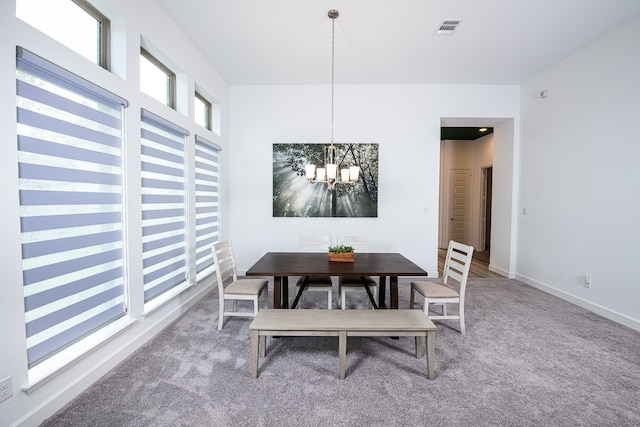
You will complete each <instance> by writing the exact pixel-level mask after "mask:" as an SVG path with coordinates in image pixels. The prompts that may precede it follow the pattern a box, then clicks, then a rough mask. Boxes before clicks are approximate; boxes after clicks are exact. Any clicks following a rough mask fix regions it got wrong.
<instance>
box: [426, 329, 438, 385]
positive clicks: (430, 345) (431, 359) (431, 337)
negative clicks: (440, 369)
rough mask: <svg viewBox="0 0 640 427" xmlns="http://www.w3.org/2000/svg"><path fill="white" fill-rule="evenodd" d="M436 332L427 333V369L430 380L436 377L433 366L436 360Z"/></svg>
mask: <svg viewBox="0 0 640 427" xmlns="http://www.w3.org/2000/svg"><path fill="white" fill-rule="evenodd" d="M435 339H436V331H427V368H428V370H429V379H430V380H432V379H434V378H435V377H436V374H435V372H434V365H435V360H436V347H435V343H434V341H435Z"/></svg>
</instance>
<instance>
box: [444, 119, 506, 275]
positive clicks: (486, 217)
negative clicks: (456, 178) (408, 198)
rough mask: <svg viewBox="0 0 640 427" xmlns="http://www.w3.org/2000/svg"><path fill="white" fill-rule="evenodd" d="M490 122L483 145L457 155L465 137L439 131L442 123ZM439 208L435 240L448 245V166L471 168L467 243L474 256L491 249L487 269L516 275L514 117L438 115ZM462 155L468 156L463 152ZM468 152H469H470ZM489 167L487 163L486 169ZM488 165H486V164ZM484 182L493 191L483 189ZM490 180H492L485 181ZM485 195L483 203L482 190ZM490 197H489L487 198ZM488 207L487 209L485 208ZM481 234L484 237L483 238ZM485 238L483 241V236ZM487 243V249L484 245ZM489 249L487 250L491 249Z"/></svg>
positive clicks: (460, 124)
mask: <svg viewBox="0 0 640 427" xmlns="http://www.w3.org/2000/svg"><path fill="white" fill-rule="evenodd" d="M471 126H474V127H478V130H479V128H480V127H488V126H491V127H492V128H493V138H492V141H491V143H489V144H487V147H486V150H484V149H482V148H480V147H478V144H477V143H478V142H482V141H481V140H478V141H476V142H475V143H473V145H475V148H474V149H473V150H471V151H466V153H467V154H466V155H464V154H463V155H459V154H460V152H461V151H462V152H464V150H458V148H460V147H462V146H463V145H465V144H463V143H468V142H469V141H460V142H461V143H460V144H457V143H456V142H458V141H455V139H458V138H455V139H454V138H452V139H448V138H446V137H443V135H444V133H443V132H442V129H444V128H452V127H471ZM440 127H441V138H440V147H441V150H440V212H439V234H438V244H439V246H440V248H442V247H446V244H447V243H448V242H447V238H448V236H449V235H450V234H449V233H450V231H449V228H450V222H451V216H450V215H449V206H448V204H449V200H450V196H449V194H448V192H449V188H450V187H449V182H448V181H449V171H450V170H451V169H466V168H469V169H471V171H472V198H471V215H472V218H471V244H472V246H473V247H474V248H476V252H477V253H478V256H480V254H481V253H482V254H483V253H484V252H486V253H487V254H490V260H489V270H490V271H492V272H495V273H498V274H500V275H502V276H504V277H508V278H512V279H513V278H515V271H514V268H515V261H516V254H515V248H516V241H515V232H516V230H515V218H516V212H517V206H516V205H515V199H514V182H515V177H516V176H517V173H518V170H517V169H518V168H517V165H516V164H515V154H516V147H517V133H516V132H515V121H514V119H513V118H508V117H505V118H496V117H494V118H487V117H484V118H483V117H475V118H471V117H442V118H441V119H440ZM465 156H466V158H465ZM469 156H471V158H469ZM488 168H491V169H490V171H489V169H488ZM485 169H486V170H485ZM485 173H486V185H487V190H488V189H491V192H490V193H489V192H488V191H487V192H486V193H482V188H483V187H484V185H485ZM489 182H490V183H491V185H489ZM482 194H484V196H486V203H483V202H482V199H481V195H482ZM489 200H490V202H489ZM488 207H490V208H491V210H490V211H488V210H487V208H488ZM483 238H484V239H483ZM482 240H484V242H483V241H482ZM483 249H485V251H483ZM489 251H490V252H489Z"/></svg>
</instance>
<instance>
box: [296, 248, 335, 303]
mask: <svg viewBox="0 0 640 427" xmlns="http://www.w3.org/2000/svg"><path fill="white" fill-rule="evenodd" d="M299 243H300V252H324V253H327V252H329V247H330V246H331V236H300V241H299ZM303 280H304V277H300V278H298V281H297V282H296V286H298V287H299V286H302V282H303ZM306 291H311V292H326V293H327V308H328V309H329V310H331V308H332V305H333V282H332V281H331V276H309V279H308V280H307V284H306V286H305V288H304V291H303V293H302V295H304V292H306ZM301 307H302V297H301V298H300V301H298V307H297V308H301Z"/></svg>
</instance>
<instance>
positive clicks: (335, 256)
mask: <svg viewBox="0 0 640 427" xmlns="http://www.w3.org/2000/svg"><path fill="white" fill-rule="evenodd" d="M353 252H354V251H353V246H346V245H337V246H331V247H329V261H334V262H353Z"/></svg>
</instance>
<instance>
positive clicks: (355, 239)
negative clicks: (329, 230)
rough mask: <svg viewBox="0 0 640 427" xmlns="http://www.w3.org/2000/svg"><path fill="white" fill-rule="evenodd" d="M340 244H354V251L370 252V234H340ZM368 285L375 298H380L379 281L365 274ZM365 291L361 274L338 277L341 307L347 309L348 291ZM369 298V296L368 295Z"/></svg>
mask: <svg viewBox="0 0 640 427" xmlns="http://www.w3.org/2000/svg"><path fill="white" fill-rule="evenodd" d="M338 245H345V246H352V247H353V249H354V252H355V253H356V256H357V253H358V252H369V236H338ZM364 280H365V282H366V284H367V287H368V288H369V290H370V291H371V293H372V294H373V298H374V300H376V299H378V283H377V282H376V281H375V280H374V279H373V278H372V277H370V276H365V277H364ZM358 290H360V291H363V292H366V291H365V290H364V287H363V285H362V278H361V277H360V276H340V278H339V279H338V292H339V293H340V302H339V303H340V308H342V309H343V310H346V308H347V307H346V299H347V298H346V296H347V292H352V291H358ZM367 300H369V298H368V297H367Z"/></svg>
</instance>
